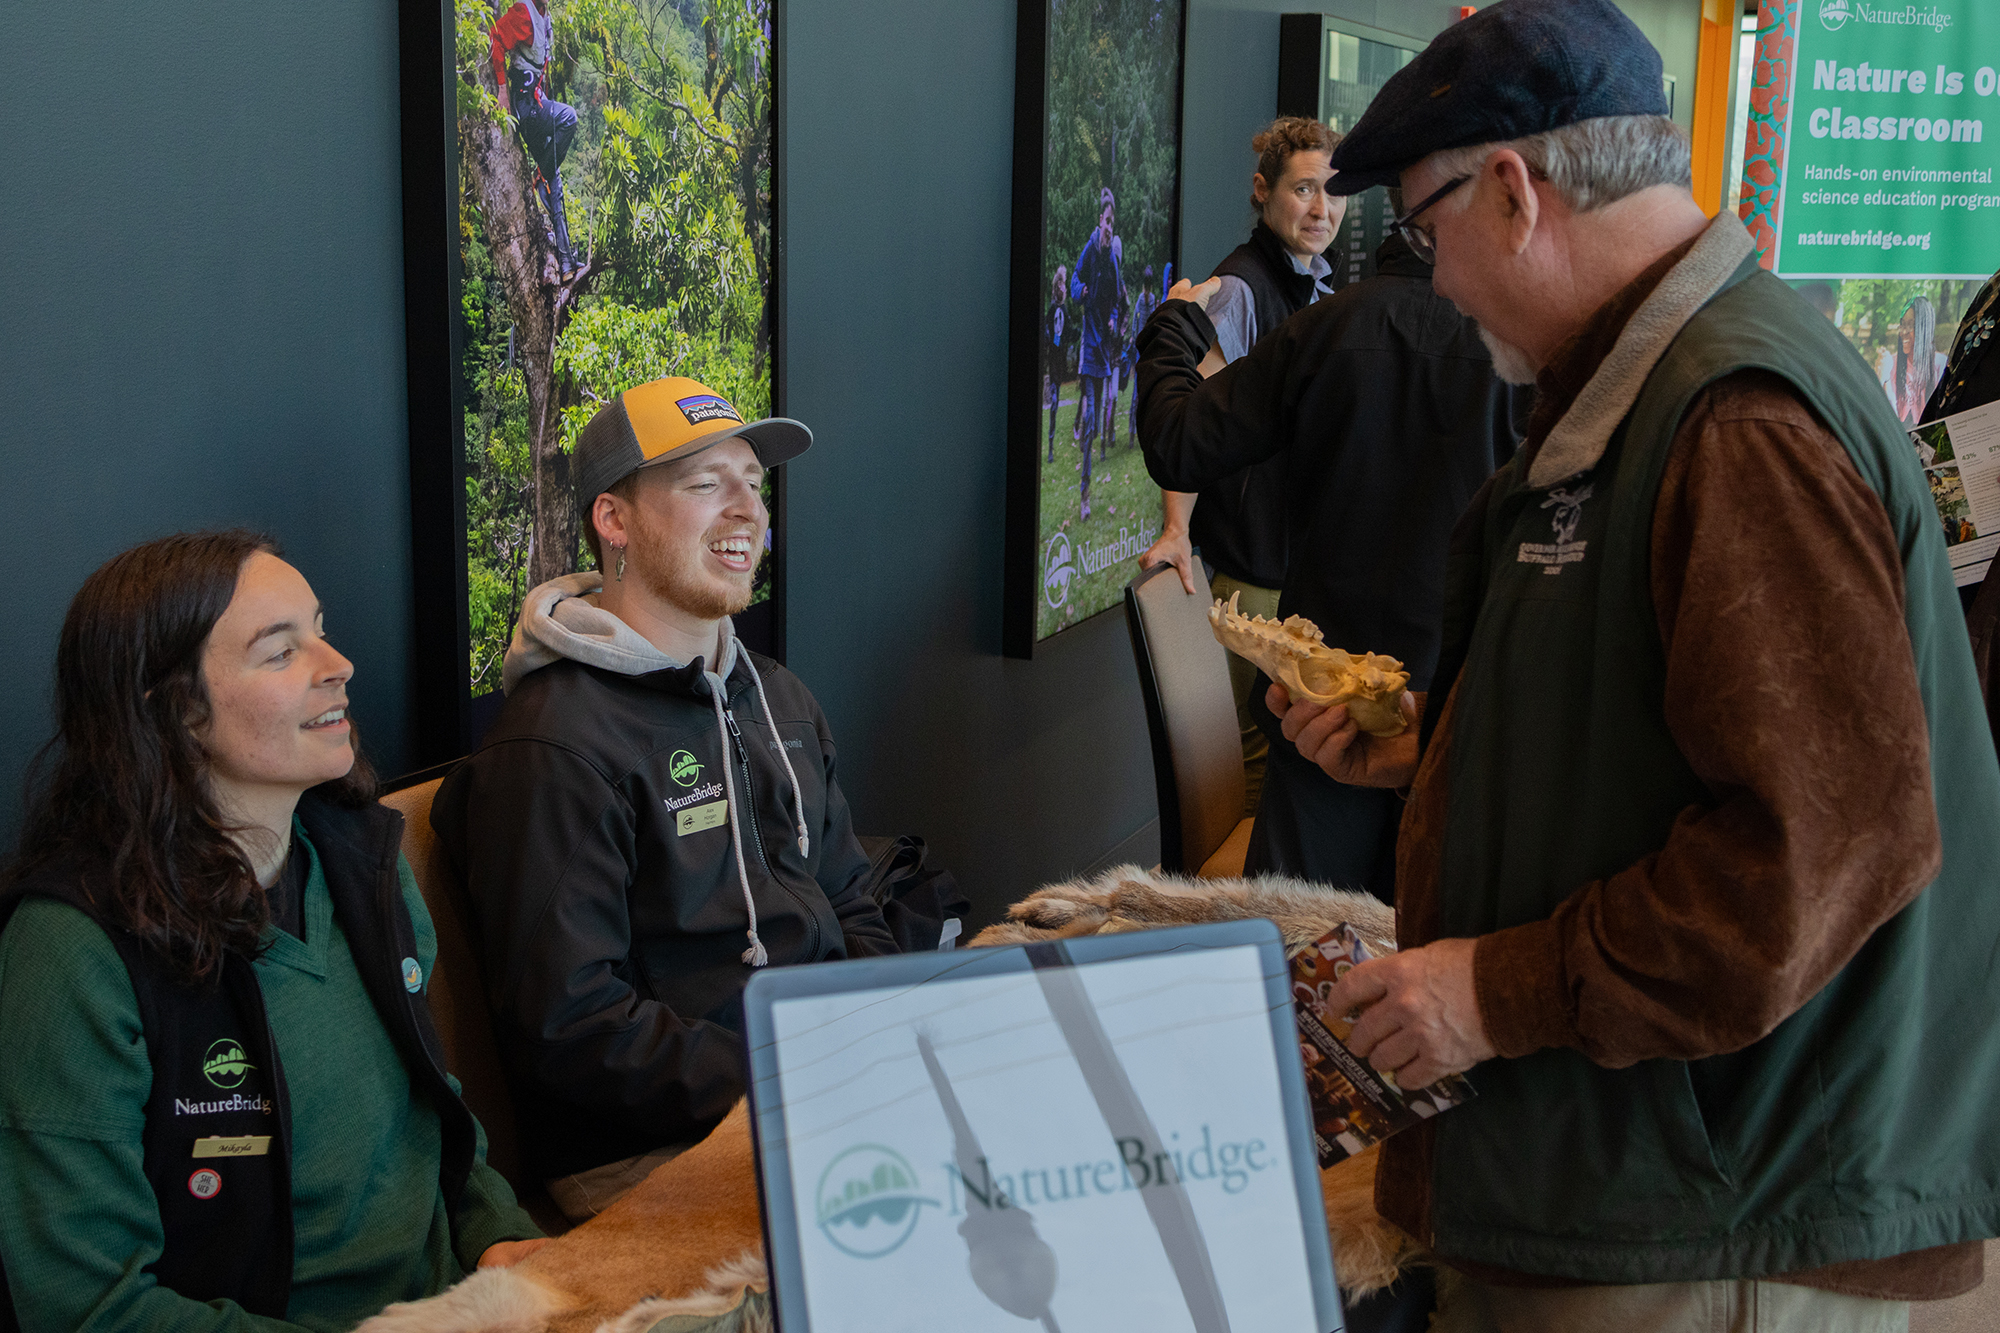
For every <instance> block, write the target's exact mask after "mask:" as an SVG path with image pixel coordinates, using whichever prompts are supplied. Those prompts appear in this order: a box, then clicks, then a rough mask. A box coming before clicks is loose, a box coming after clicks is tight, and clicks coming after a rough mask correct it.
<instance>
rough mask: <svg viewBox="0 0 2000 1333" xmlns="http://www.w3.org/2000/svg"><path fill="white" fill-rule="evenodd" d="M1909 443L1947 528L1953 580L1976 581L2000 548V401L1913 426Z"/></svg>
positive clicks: (1966, 583)
mask: <svg viewBox="0 0 2000 1333" xmlns="http://www.w3.org/2000/svg"><path fill="white" fill-rule="evenodd" d="M1910 443H1911V444H1912V445H1914V446H1916V450H1917V461H1918V462H1919V463H1921V464H1922V465H1923V469H1924V480H1926V481H1928V482H1929V483H1930V484H1931V499H1932V500H1934V501H1936V503H1937V512H1938V522H1939V523H1941V524H1942V525H1943V526H1944V544H1945V549H1946V551H1947V552H1948V553H1949V554H1950V556H1951V580H1952V582H1953V583H1954V584H1956V585H1957V586H1959V587H1961V588H1963V587H1966V586H1968V585H1970V584H1974V583H1977V582H1979V581H1980V580H1981V579H1983V578H1985V577H1986V566H1987V565H1989V564H1991V563H1992V561H1993V553H1994V551H1995V550H1996V549H2000V403H1988V404H1986V405H1985V406H1983V407H1975V408H1973V409H1972V410H1971V411H1969V412H1958V413H1955V414H1953V415H1951V416H1948V417H1946V418H1944V419H1943V420H1942V421H1933V422H1930V423H1929V424H1928V425H1923V426H1916V427H1913V428H1912V429H1911V431H1910Z"/></svg>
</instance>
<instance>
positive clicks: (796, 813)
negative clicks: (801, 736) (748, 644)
mask: <svg viewBox="0 0 2000 1333" xmlns="http://www.w3.org/2000/svg"><path fill="white" fill-rule="evenodd" d="M743 665H744V666H747V667H749V668H750V679H751V680H752V681H753V682H755V683H756V686H757V702H758V703H759V704H762V705H763V707H764V725H765V726H767V727H769V728H770V729H771V735H773V736H774V737H777V743H778V758H779V759H781V760H783V761H784V764H785V776H786V777H788V778H790V779H791V780H792V828H793V829H794V830H795V831H796V832H797V833H798V835H799V855H800V856H810V855H812V838H811V837H809V836H808V835H807V833H806V798H805V794H804V793H803V792H801V791H800V790H799V775H798V773H797V771H796V770H794V769H793V768H792V757H791V756H790V755H789V754H786V753H785V738H784V737H783V736H782V735H780V734H779V732H778V719H776V718H774V717H772V716H771V701H770V699H769V698H768V697H766V696H765V694H764V678H763V677H762V676H760V675H758V674H757V664H756V663H755V662H753V661H751V660H750V654H748V653H745V654H743ZM738 856H739V858H740V856H741V853H738Z"/></svg>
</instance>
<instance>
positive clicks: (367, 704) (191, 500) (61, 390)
mask: <svg viewBox="0 0 2000 1333" xmlns="http://www.w3.org/2000/svg"><path fill="white" fill-rule="evenodd" d="M10 29H11V33H12V36H13V39H14V44H15V50H14V52H13V54H12V57H11V58H10V60H9V62H8V63H9V67H10V69H11V70H12V71H13V73H12V76H11V81H12V93H13V95H12V97H11V99H10V104H11V105H12V106H13V107H14V112H13V115H14V118H15V119H14V124H13V126H12V128H11V129H9V130H8V132H7V163H8V167H7V171H6V173H5V183H4V186H0V217H4V219H5V226H4V235H5V236H6V238H7V252H8V253H7V259H6V262H5V263H0V367H4V371H0V379H4V383H5V385H6V389H5V392H0V477H4V480H0V568H5V569H6V570H7V571H8V576H7V578H6V580H5V582H4V587H5V591H4V592H0V624H4V625H5V627H6V629H5V646H6V656H5V659H4V666H0V672H4V676H0V680H4V684H0V848H5V847H8V846H11V845H12V843H13V839H14V834H15V830H16V827H17V824H18V818H19V804H20V803H19V791H20V781H19V774H20V772H21V769H22V766H23V765H24V763H25V762H26V760H27V757H28V755H29V754H30V753H32V752H33V750H34V749H35V748H36V747H37V746H38V745H39V744H40V743H41V742H42V740H43V739H45V738H46V733H47V729H48V726H49V713H48V692H49V673H50V663H51V660H52V657H53V653H54V644H55V638H56V632H57V629H58V627H59V626H60V625H61V623H62V615H63V610H64V608H65V607H66V606H67V605H68V603H69V599H70V596H71V594H72V593H74V592H75V591H76V588H77V585H78V584H79V583H81V582H82V580H83V578H84V576H85V575H86V574H88V573H89V572H90V571H91V570H92V569H93V568H95V567H96V566H97V565H98V564H100V563H101V562H103V560H104V559H105V558H106V557H108V556H110V555H111V554H113V553H114V552H116V551H119V550H122V549H123V548H125V547H127V546H130V545H132V544H133V543H135V542H138V541H142V540H144V539H146V538H149V537H156V536H160V535H163V534H165V533H168V532H173V531H176V530H179V529H184V528H195V527H203V526H211V525H226V524H239V523H240V524H248V525H251V526H253V527H259V528H263V529H265V530H267V531H269V532H271V533H274V534H275V535H276V536H277V537H278V538H279V539H280V540H281V541H282V542H283V543H284V545H285V547H286V548H287V550H288V552H289V554H290V555H291V558H292V560H293V561H294V562H295V563H296V564H297V565H298V566H299V568H300V569H302V570H303V571H304V572H305V574H306V577H307V578H308V579H309V580H310V581H311V582H312V584H313V586H314V588H315V589H316V590H317V591H318V593H319V595H320V596H321V598H322V599H323V600H324V602H325V605H326V618H327V625H328V629H329V632H330V633H331V634H332V636H333V639H334V642H335V643H337V644H338V645H339V646H340V648H341V649H342V651H344V652H346V653H347V654H348V655H349V656H350V657H352V658H353V659H354V662H355V665H356V676H355V690H354V695H355V700H356V705H357V716H358V718H359V720H360V725H361V727H362V729H363V731H364V733H365V734H366V736H367V739H368V743H369V746H370V748H371V750H372V751H373V752H374V753H375V755H376V756H377V757H378V759H379V760H380V761H381V762H382V764H383V766H384V767H385V768H386V769H387V770H389V771H392V772H393V771H395V770H396V769H397V768H398V767H399V766H400V765H401V764H402V761H403V755H404V753H405V745H404V733H405V730H406V726H407V722H408V718H407V717H406V714H405V699H406V697H407V695H408V677H409V667H408V657H409V651H408V649H409V642H410V618H411V614H412V612H411V595H410V586H411V571H410V556H409V546H410V532H409V486H408V461H407V460H408V446H407V438H408V433H407V429H406V426H405V421H406V414H405V409H404V400H403V382H404V370H403V248H402V246H403V242H402V220H401V208H402V203H401V199H402V186H401V181H400V177H399V171H400V167H399V161H400V157H399V154H400V148H399V138H398V135H399V130H398V124H399V119H398V107H397V91H396V68H397V65H396V11H395V7H394V5H393V4H391V3H389V0H365V2H363V3H348V4H332V5H315V6H301V5H273V4H261V3H249V2H247V0H225V3H222V4H217V5H209V6H204V7H202V8H201V9H200V10H198V11H196V10H189V11H181V12H177V13H175V14H173V15H168V14H166V13H164V12H150V13H147V14H144V15H141V14H140V13H138V12H136V11H134V10H133V9H132V8H131V6H129V5H122V4H109V3H104V0H67V2H66V3H63V4H52V5H31V6H21V7H19V8H17V9H16V10H15V11H14V17H13V18H12V19H11V20H10Z"/></svg>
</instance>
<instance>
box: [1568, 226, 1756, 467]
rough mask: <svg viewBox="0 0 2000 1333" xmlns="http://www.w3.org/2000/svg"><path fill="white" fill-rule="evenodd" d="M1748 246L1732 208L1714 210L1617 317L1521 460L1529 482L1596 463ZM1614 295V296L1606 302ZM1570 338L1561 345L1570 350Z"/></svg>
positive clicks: (1747, 252)
mask: <svg viewBox="0 0 2000 1333" xmlns="http://www.w3.org/2000/svg"><path fill="white" fill-rule="evenodd" d="M1755 248H1756V247H1755V245H1754V244H1753V242H1752V241H1751V239H1750V233H1749V232H1747V231H1745V230H1744V229H1743V224H1742V223H1741V222H1739V221H1737V220H1736V215H1735V214H1734V213H1729V212H1724V213H1720V214H1717V215H1716V218H1715V221H1713V222H1711V223H1709V224H1708V228H1707V230H1705V231H1703V232H1702V233H1701V235H1700V236H1698V237H1696V238H1695V241H1694V244H1693V245H1692V246H1691V247H1689V249H1688V251H1687V253H1686V254H1685V255H1684V256H1682V258H1681V259H1680V261H1679V262H1678V263H1675V264H1674V265H1673V266H1672V267H1670V268H1669V269H1668V270H1667V271H1666V272H1665V273H1664V274H1663V275H1661V276H1660V277H1659V279H1658V283H1657V285H1656V286H1654V288H1653V289H1652V291H1651V293H1650V294H1648V295H1647V296H1646V298H1645V299H1644V300H1643V301H1641V302H1640V303H1639V306H1638V308H1637V309H1636V310H1634V311H1633V312H1632V315H1631V318H1629V319H1627V320H1625V321H1624V324H1623V326H1622V327H1621V328H1620V329H1619V330H1618V336H1617V340H1616V341H1615V342H1613V343H1612V346H1611V350H1610V351H1609V352H1607V353H1606V354H1605V355H1604V358H1603V360H1602V361H1601V362H1600V363H1599V364H1598V366H1597V367H1596V369H1595V371H1594V372H1593V373H1592V374H1591V376H1590V378H1589V379H1588V381H1586V382H1585V383H1584V385H1583V387H1582V388H1581V389H1580V390H1578V392H1577V394H1576V397H1575V398H1574V399H1573V400H1571V402H1570V403H1569V405H1568V408H1567V410H1565V411H1564V412H1563V414H1562V417H1561V419H1560V420H1558V421H1557V422H1556V423H1555V425H1554V427H1553V428H1551V429H1550V431H1549V433H1548V438H1547V439H1546V440H1544V441H1543V442H1542V446H1541V448H1540V449H1539V450H1537V451H1536V452H1535V454H1534V456H1533V459H1532V461H1531V462H1530V463H1529V464H1528V485H1529V486H1530V487H1531V488H1533V489H1535V490H1547V489H1548V488H1549V487H1551V486H1554V485H1556V484H1558V483H1560V482H1563V481H1566V480H1568V479H1569V478H1571V477H1574V476H1576V475H1577V474H1578V473H1581V472H1588V471H1589V470H1590V469H1591V468H1593V467H1596V466H1597V462H1598V460H1599V459H1600V458H1602V457H1604V450H1605V448H1606V446H1608V445H1609V444H1610V443H1611V435H1612V432H1614V431H1616V430H1617V429H1618V423H1619V422H1621V421H1623V420H1624V419H1625V414H1626V413H1628V412H1630V411H1631V410H1632V404H1633V403H1635V402H1637V401H1638V399H1639V391H1640V390H1641V389H1643V388H1644V387H1645V386H1646V379H1647V377H1648V376H1650V375H1651V374H1652V373H1653V367H1654V366H1656V365H1658V364H1659V362H1660V358H1661V357H1663V356H1665V355H1666V352H1667V348H1668V347H1670V346H1671V345H1672V344H1673V341H1674V339H1675V338H1677V337H1679V336H1680V331H1681V330H1682V329H1683V328H1685V327H1687V322H1688V321H1689V320H1691V319H1693V318H1694V316H1695V313H1696V312H1697V311H1699V310H1700V309H1701V308H1702V307H1703V306H1705V305H1707V304H1708V302H1709V300H1710V299H1711V298H1712V297H1714V296H1715V294H1716V293H1717V292H1719V291H1721V290H1722V289H1723V288H1724V287H1726V286H1728V285H1729V283H1730V280H1731V279H1732V278H1734V277H1735V276H1736V274H1737V271H1738V270H1739V269H1740V268H1741V267H1742V266H1743V261H1744V260H1745V259H1747V258H1748V257H1749V256H1750V254H1751V253H1752V251H1753V250H1754V249H1755ZM1647 276H1649V275H1641V277H1640V279H1638V280H1635V282H1636V281H1644V280H1645V279H1646V277H1647ZM1627 290H1628V291H1629V290H1630V289H1629V288H1628V289H1627ZM1620 295H1621V296H1622V295H1624V293H1621V294H1620ZM1617 301H1618V298H1617V297H1614V298H1613V300H1612V303H1607V308H1608V307H1609V305H1611V304H1614V303H1616V302H1617ZM1593 322H1594V321H1593ZM1590 327H1591V326H1589V325H1586V327H1585V329H1584V330H1583V331H1582V332H1584V333H1588V332H1589V331H1590ZM1575 341H1576V340H1574V339H1573V340H1572V343H1571V344H1570V345H1568V346H1566V349H1565V350H1573V349H1574V345H1575ZM1561 359H1562V354H1561V353H1559V354H1558V357H1557V361H1552V362H1551V363H1550V366H1551V368H1552V369H1553V368H1555V367H1556V365H1557V362H1558V361H1560V360H1561Z"/></svg>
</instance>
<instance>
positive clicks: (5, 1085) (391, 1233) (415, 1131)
mask: <svg viewBox="0 0 2000 1333" xmlns="http://www.w3.org/2000/svg"><path fill="white" fill-rule="evenodd" d="M293 836H294V837H295V838H297V839H299V840H300V841H301V843H302V844H303V846H304V848H305V850H306V852H307V854H308V856H310V858H311V869H310V872H309V874H308V876H307V880H306V888H305V897H304V920H305V939H304V940H303V941H301V940H299V939H296V938H294V937H293V936H291V935H289V934H285V933H283V932H281V931H277V930H275V929H274V930H273V931H271V933H270V934H269V936H268V937H267V938H268V939H269V940H270V942H271V947H270V949H269V950H268V951H267V952H266V953H265V954H264V956H263V957H262V958H260V959H259V960H257V963H256V973H257V980H258V984H259V986H260V987H261V988H262V991H263V996H264V1004H265V1008H266V1010H267V1012H268V1013H269V1015H270V1022H271V1030H272V1032H273V1034H274V1035H275V1038H276V1041H277V1047H278V1055H279V1059H280V1060H281V1061H282V1062H283V1065H284V1073H285V1082H286V1085H287V1088H288V1090H289V1094H290V1102H291V1115H292V1144H293V1148H292V1226H293V1231H294V1236H295V1260H294V1263H293V1270H292V1294H291V1302H290V1305H289V1308H288V1310H287V1316H288V1319H289V1321H290V1322H280V1321H277V1320H273V1319H267V1318H261V1317H258V1316H254V1315H251V1314H248V1313H247V1312H245V1311H244V1310H242V1309H241V1308H239V1307H238V1306H236V1305H235V1304H234V1303H233V1302H228V1301H218V1302H214V1303H202V1302H196V1301H192V1300H188V1299H186V1298H184V1297H181V1296H179V1295H177V1294H175V1293H174V1292H171V1291H167V1290H164V1289H162V1288H161V1287H159V1286H158V1285H157V1284H156V1283H155V1282H154V1280H153V1278H152V1276H151V1275H150V1274H147V1273H144V1272H142V1271H141V1270H142V1269H143V1268H145V1267H146V1265H148V1264H150V1263H151V1262H153V1260H154V1259H156V1258H158V1257H159V1255H160V1253H161V1249H162V1245H163V1241H164V1237H163V1233H162V1231H161V1226H160V1217H159V1210H158V1206H157V1204H156V1203H155V1202H154V1198H153V1193H152V1189H151V1187H150V1186H149V1185H148V1184H147V1181H146V1177H145V1174H144V1171H143V1158H144V1148H143V1142H142V1136H143V1132H144V1129H145V1115H144V1108H145V1104H146V1099H147V1097H148V1095H149V1093H150V1092H151V1090H152V1080H153V1073H152V1066H151V1063H150V1062H149V1060H148V1058H147V1054H146V1047H145V1039H144V1035H143V1031H142V1028H141V1025H140V1020H139V1007H138V1001H137V1000H136V998H135V997H134V995H133V990H132V984H131V980H130V978H129V977H128V976H127V974H126V971H125V967H124V964H123V963H122V962H121V961H120V959H119V957H118V954H117V952H116V950H115V949H113V947H112V945H111V941H110V939H109V938H108V937H107V936H106V935H105V934H104V932H103V930H102V929H100V928H99V927H98V926H97V925H96V924H95V923H94V922H92V921H91V920H90V919H89V918H88V917H87V916H85V915H84V914H83V913H82V912H80V911H78V910H77V909H75V908H73V907H70V906H68V905H66V904H63V903H58V902H55V901H52V900H49V899H41V898H37V899H31V900H30V901H28V902H26V903H24V904H22V906H21V907H20V909H19V910H18V911H17V912H16V913H15V916H14V919H13V921H12V922H11V923H10V924H9V926H8V928H7V930H6V933H5V934H4V935H0V1043H4V1045H0V1049H4V1050H5V1052H6V1058H5V1060H4V1061H0V1261H4V1263H5V1266H6V1273H7V1281H8V1286H9V1287H10V1289H11V1291H12V1294H13V1299H14V1305H15V1309H16V1312H17V1314H18V1316H19V1318H20V1321H21V1327H22V1329H23V1331H24V1333H39V1331H40V1330H45V1329H46V1330H51V1331H53V1330H63V1331H64V1333H67V1331H68V1330H71V1329H79V1328H90V1329H93V1330H95V1329H145V1330H148V1333H196V1331H197V1330H199V1331H200V1333H211V1331H216V1333H219V1331H221V1330H239V1329H241V1330H248V1329H258V1330H265V1331H267V1333H277V1330H284V1329H292V1328H302V1329H312V1330H315V1331H323V1330H338V1329H348V1328H352V1327H353V1326H354V1325H355V1324H356V1323H358V1322H360V1321H361V1320H363V1319H365V1318H367V1317H368V1316H370V1315H372V1314H375V1313H376V1312H378V1311H379V1310H381V1309H382V1307H383V1306H385V1305H387V1304H389V1303H391V1302H393V1301H403V1300H414V1299H417V1298H420V1297H423V1296H429V1295H434V1294H436V1293H437V1292H439V1291H442V1290H444V1289H445V1288H446V1287H448V1286H450V1285H451V1284H452V1283H454V1282H456V1281H458V1280H459V1279H460V1278H461V1277H463V1276H464V1275H465V1273H466V1272H468V1271H469V1270H470V1269H472V1268H473V1267H474V1266H475V1265H476V1264H477V1263H478V1260H479V1256H480V1254H481V1253H483V1252H484V1251H485V1249H486V1248H487V1247H488V1246H490V1245H492V1244H494V1243H495V1242H497V1241H502V1240H516V1239H521V1238H524V1237H529V1236H535V1235H538V1234H540V1233H539V1232H538V1230H537V1229H536V1227H535V1225H534V1223H533V1222H532V1221H531V1220H529V1218H528V1216H527V1215H526V1214H525V1213H524V1212H522V1211H521V1209H520V1208H519V1206H518V1205H516V1203H515V1201H514V1195H513V1191H512V1190H511V1189H509V1188H508V1186H507V1183H506V1181H504V1180H503V1179H501V1178H500V1176H499V1174H498V1173H497V1172H495V1171H494V1170H492V1168H490V1167H488V1166H487V1165H486V1142H485V1134H484V1131H481V1133H480V1138H479V1143H478V1149H477V1156H476V1161H475V1165H474V1168H473V1171H472V1175H471V1179H470V1180H469V1181H468V1183H467V1185H466V1190H465V1195H464V1197H463V1199H462V1200H461V1201H460V1206H459V1209H458V1211H457V1212H456V1214H453V1213H452V1212H451V1210H450V1209H448V1208H447V1206H446V1203H445V1200H444V1196H443V1191H442V1189H441V1187H440V1185H439V1183H438V1168H439V1155H440V1151H441V1150H440V1131H439V1122H438V1116H437V1112H436V1111H435V1110H434V1109H433V1108H432V1107H431V1106H430V1104H429V1103H428V1102H425V1101H423V1100H421V1099H419V1098H416V1097H413V1096H412V1094H411V1086H410V1079H409V1075H408V1073H407V1071H406V1070H405V1069H404V1067H403V1062H402V1059H401V1057H400V1056H399V1055H398V1054H397V1051H396V1048H395V1045H394V1043H393V1042H392V1041H391V1040H390V1037H389V1033H388V1031H387V1030H386V1029H385V1028H384V1027H383V1026H382V1021H381V1019H380V1018H379V1017H378V1016H377V1014H376V1013H375V1009H374V1006H373V1005H372V1004H371V1003H370V1002H369V999H368V996H367V993H366V992H365V991H364V990H363V989H362V985H361V979H360V975H359V973H358V972H357V971H356V968H355V963H354V958H353V955H352V954H351V953H350V952H349V950H348V946H347V940H346V937H345V936H344V935H343V934H342V932H341V930H340V927H339V925H338V924H337V923H336V922H335V921H334V918H333V901H332V898H331V896H330V895H329V894H328V892H327V887H326V879H325V876H324V874H323V872H322V870H321V867H320V862H319V858H318V856H317V855H316V854H313V853H312V848H311V844H310V842H307V841H305V837H306V835H305V831H304V829H303V828H302V827H300V826H299V825H298V824H297V823H296V822H295V823H294V825H293ZM399 870H400V872H401V877H402V887H403V901H404V904H405V906H406V907H407V908H408V910H409V913H410V920H411V923H412V925H413V926H414V927H415V930H416V938H417V958H418V962H419V964H420V966H421V967H422V969H423V973H424V976H425V977H426V978H428V977H429V976H430V972H431V967H432V964H433V963H434V962H435V960H436V957H437V935H436V932H435V931H434V930H433V928H432V926H431V920H430V915H429V913H428V912H426V911H425V909H424V902H423V897H422V895H421V894H420V893H419V892H418V889H417V886H416V881H415V879H414V878H413V877H412V875H411V874H410V868H409V866H408V865H407V864H401V863H399ZM453 1086H454V1088H456V1086H457V1085H456V1081H455V1080H454V1082H453ZM190 1169H192V1168H190Z"/></svg>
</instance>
